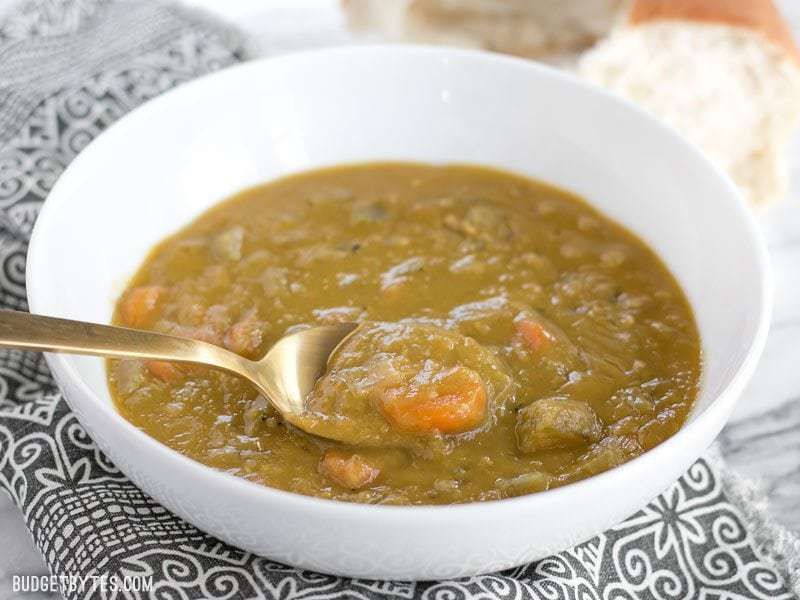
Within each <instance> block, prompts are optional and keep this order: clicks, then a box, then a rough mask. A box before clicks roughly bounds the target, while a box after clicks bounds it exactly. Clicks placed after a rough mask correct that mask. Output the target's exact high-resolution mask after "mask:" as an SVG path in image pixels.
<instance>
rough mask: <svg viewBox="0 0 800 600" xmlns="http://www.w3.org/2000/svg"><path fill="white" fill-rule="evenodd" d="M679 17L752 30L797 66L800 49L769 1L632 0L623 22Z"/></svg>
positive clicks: (638, 23)
mask: <svg viewBox="0 0 800 600" xmlns="http://www.w3.org/2000/svg"><path fill="white" fill-rule="evenodd" d="M664 20H679V21H694V22H697V23H709V24H719V25H731V26H734V27H742V28H745V29H749V30H751V31H755V32H758V33H760V34H761V35H763V36H764V37H765V38H766V39H768V40H770V41H771V42H773V43H774V44H777V45H778V46H780V47H781V48H782V49H783V50H784V51H785V52H786V54H787V56H788V57H790V58H792V59H793V60H794V61H795V62H796V63H797V64H798V65H800V49H798V47H797V44H796V43H795V41H794V39H793V38H792V34H791V32H790V31H789V27H788V26H787V25H786V22H785V21H784V20H783V17H782V16H781V13H780V11H779V10H778V8H777V7H776V6H775V4H774V3H773V1H772V0H632V1H631V2H630V6H629V8H628V13H627V23H628V24H629V25H643V24H647V23H652V22H655V21H664Z"/></svg>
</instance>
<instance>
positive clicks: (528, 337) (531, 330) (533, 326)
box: [514, 319, 553, 352]
mask: <svg viewBox="0 0 800 600" xmlns="http://www.w3.org/2000/svg"><path fill="white" fill-rule="evenodd" d="M514 329H516V331H517V333H518V334H520V335H521V336H522V339H523V340H524V341H525V344H526V345H527V346H528V347H529V348H530V349H531V350H532V351H533V352H538V351H539V350H541V349H542V348H544V347H545V346H546V345H547V344H548V343H550V342H551V341H552V340H553V335H552V334H551V333H549V332H548V331H547V329H545V328H544V327H543V326H542V325H541V324H540V323H537V322H536V321H531V320H529V319H521V320H519V321H514Z"/></svg>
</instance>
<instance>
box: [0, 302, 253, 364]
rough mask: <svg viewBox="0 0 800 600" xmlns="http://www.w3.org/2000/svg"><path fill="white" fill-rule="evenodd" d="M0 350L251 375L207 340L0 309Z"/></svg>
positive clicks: (234, 356) (233, 356)
mask: <svg viewBox="0 0 800 600" xmlns="http://www.w3.org/2000/svg"><path fill="white" fill-rule="evenodd" d="M0 347H8V348H19V349H22V350H39V351H42V352H64V353H67V354H90V355H93V356H105V357H107V358H144V359H152V360H169V361H177V362H189V363H197V364H204V365H209V366H213V367H217V368H220V369H224V370H226V371H229V372H232V373H236V374H238V375H242V374H245V375H246V374H247V373H246V371H247V367H246V365H244V364H243V363H244V362H245V361H244V359H242V358H241V357H240V356H238V355H237V354H234V353H233V352H229V351H227V350H225V349H223V348H220V347H219V346H214V345H213V344H209V343H206V342H201V341H197V340H192V339H189V338H181V337H175V336H171V335H164V334H161V333H154V332H152V331H142V330H139V329H127V328H125V327H113V326H111V325H100V324H97V323H85V322H83V321H71V320H68V319H58V318H55V317H45V316H42V315H33V314H30V313H26V312H17V311H11V310H0ZM248 362H249V361H248Z"/></svg>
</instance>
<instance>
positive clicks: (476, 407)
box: [380, 366, 487, 433]
mask: <svg viewBox="0 0 800 600" xmlns="http://www.w3.org/2000/svg"><path fill="white" fill-rule="evenodd" d="M380 408H381V410H382V411H383V414H384V415H385V417H386V418H387V420H388V421H390V422H391V423H392V424H393V425H394V426H395V427H397V428H398V429H401V430H404V431H410V432H419V433H434V432H439V433H463V432H465V431H469V430H471V429H475V428H476V427H478V426H480V425H481V424H482V423H483V422H484V421H485V419H486V413H487V398H486V389H485V387H484V384H483V380H482V379H481V377H480V375H478V374H477V373H476V372H475V371H473V370H472V369H468V368H466V367H462V366H456V367H453V368H451V369H448V370H447V371H444V372H443V373H440V374H437V375H436V376H434V377H433V378H432V380H431V381H429V382H425V383H423V384H422V385H419V386H410V387H405V386H404V387H390V388H387V389H385V390H384V391H383V393H382V395H381V400H380Z"/></svg>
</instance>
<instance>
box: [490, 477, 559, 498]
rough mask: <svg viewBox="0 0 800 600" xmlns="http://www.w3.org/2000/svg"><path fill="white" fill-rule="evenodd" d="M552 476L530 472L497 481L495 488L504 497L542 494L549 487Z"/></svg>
mask: <svg viewBox="0 0 800 600" xmlns="http://www.w3.org/2000/svg"><path fill="white" fill-rule="evenodd" d="M552 481H553V476H552V475H550V474H549V473H546V472H544V471H531V472H530V473H523V474H522V475H517V476H516V477H510V478H507V479H502V478H501V479H498V480H497V482H496V483H497V486H498V487H499V488H500V489H501V490H503V493H504V495H506V496H522V495H523V494H532V493H534V492H543V491H545V490H547V489H548V488H549V487H550V483H551V482H552Z"/></svg>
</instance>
